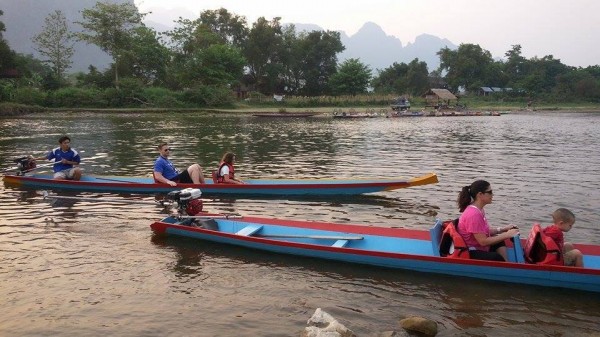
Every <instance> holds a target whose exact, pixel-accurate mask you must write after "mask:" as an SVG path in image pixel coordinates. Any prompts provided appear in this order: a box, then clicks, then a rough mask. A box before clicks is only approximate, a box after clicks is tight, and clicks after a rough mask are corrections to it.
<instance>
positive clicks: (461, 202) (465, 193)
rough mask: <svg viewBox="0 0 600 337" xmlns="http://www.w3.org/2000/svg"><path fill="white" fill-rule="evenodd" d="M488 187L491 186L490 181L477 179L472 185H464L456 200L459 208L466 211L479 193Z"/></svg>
mask: <svg viewBox="0 0 600 337" xmlns="http://www.w3.org/2000/svg"><path fill="white" fill-rule="evenodd" d="M488 187H490V183H488V182H487V181H485V180H476V181H474V182H473V183H472V184H471V185H467V186H465V187H463V188H462V190H461V191H460V193H459V194H458V199H457V200H456V203H457V204H458V210H459V211H461V212H462V211H464V210H465V208H467V206H469V205H470V204H471V202H472V201H473V200H475V197H476V196H477V193H479V192H485V191H486V190H487V189H488Z"/></svg>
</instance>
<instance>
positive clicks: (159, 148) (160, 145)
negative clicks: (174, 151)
mask: <svg viewBox="0 0 600 337" xmlns="http://www.w3.org/2000/svg"><path fill="white" fill-rule="evenodd" d="M166 145H168V143H166V142H162V143H160V144H159V145H158V150H159V151H160V150H162V148H163V146H166Z"/></svg>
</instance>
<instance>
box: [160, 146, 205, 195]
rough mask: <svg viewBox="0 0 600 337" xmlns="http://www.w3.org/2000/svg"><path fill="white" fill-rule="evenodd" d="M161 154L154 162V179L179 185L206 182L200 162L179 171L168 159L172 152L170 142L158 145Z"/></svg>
mask: <svg viewBox="0 0 600 337" xmlns="http://www.w3.org/2000/svg"><path fill="white" fill-rule="evenodd" d="M158 153H159V154H160V156H158V158H157V159H156V161H155V162H154V181H155V182H157V183H163V184H169V185H171V186H177V183H182V184H204V175H203V174H202V168H201V167H200V165H198V164H192V165H191V166H190V167H188V168H187V170H185V171H183V172H181V173H180V172H179V171H178V170H177V169H176V168H175V165H173V163H172V162H171V161H170V160H169V159H168V158H169V155H170V154H171V149H170V148H169V144H167V143H162V144H160V145H159V146H158Z"/></svg>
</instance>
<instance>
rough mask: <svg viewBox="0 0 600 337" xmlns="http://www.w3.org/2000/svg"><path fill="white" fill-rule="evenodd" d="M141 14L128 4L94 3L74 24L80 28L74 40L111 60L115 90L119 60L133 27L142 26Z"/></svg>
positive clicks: (126, 46)
mask: <svg viewBox="0 0 600 337" xmlns="http://www.w3.org/2000/svg"><path fill="white" fill-rule="evenodd" d="M145 15H146V14H145V13H144V14H142V13H140V12H139V11H138V9H137V7H135V5H133V4H131V3H123V4H112V3H104V2H97V3H96V6H94V7H93V8H91V9H84V10H83V11H82V16H83V21H81V22H77V23H78V24H80V25H81V26H82V27H83V29H84V31H83V32H81V33H78V34H77V36H78V38H79V39H80V40H82V41H85V42H87V43H90V44H95V45H97V46H98V47H100V49H102V50H103V51H105V52H106V53H108V55H110V56H111V57H112V58H113V61H114V64H115V66H114V70H115V87H116V88H118V87H119V71H118V70H119V61H120V59H121V57H122V56H123V55H124V54H125V53H126V52H127V50H128V48H129V44H130V42H131V37H132V35H133V34H134V30H135V28H137V27H140V26H142V19H143V18H144V16H145Z"/></svg>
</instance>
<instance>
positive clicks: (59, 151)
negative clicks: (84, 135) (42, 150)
mask: <svg viewBox="0 0 600 337" xmlns="http://www.w3.org/2000/svg"><path fill="white" fill-rule="evenodd" d="M58 144H60V146H59V147H57V148H54V149H52V150H51V151H49V152H48V154H47V155H46V156H45V157H39V158H32V159H33V160H34V161H36V160H53V159H54V162H55V164H54V166H53V170H54V179H56V180H79V179H81V173H82V170H81V169H80V168H79V167H77V166H78V165H79V163H80V162H81V157H80V156H79V153H78V152H77V151H76V150H75V149H73V148H71V138H69V136H62V137H60V138H59V139H58Z"/></svg>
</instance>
